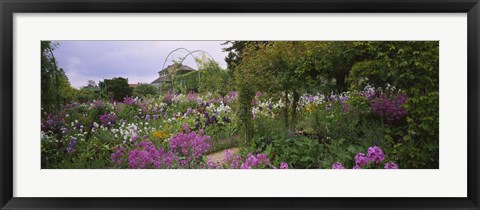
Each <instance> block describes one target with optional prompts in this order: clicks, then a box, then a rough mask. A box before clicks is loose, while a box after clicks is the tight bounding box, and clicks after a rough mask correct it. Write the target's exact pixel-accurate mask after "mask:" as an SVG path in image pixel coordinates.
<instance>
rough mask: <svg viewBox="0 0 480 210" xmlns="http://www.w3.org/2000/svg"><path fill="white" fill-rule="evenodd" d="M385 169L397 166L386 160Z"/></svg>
mask: <svg viewBox="0 0 480 210" xmlns="http://www.w3.org/2000/svg"><path fill="white" fill-rule="evenodd" d="M385 169H398V166H397V164H395V163H394V162H388V163H385Z"/></svg>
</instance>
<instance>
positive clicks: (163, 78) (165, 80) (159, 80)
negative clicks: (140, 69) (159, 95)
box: [150, 77, 170, 84]
mask: <svg viewBox="0 0 480 210" xmlns="http://www.w3.org/2000/svg"><path fill="white" fill-rule="evenodd" d="M161 82H170V80H169V79H168V78H166V77H159V78H157V79H156V80H153V82H152V83H150V84H154V83H161Z"/></svg>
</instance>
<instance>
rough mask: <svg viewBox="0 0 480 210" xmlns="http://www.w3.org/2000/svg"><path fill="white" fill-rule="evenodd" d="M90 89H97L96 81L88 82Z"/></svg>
mask: <svg viewBox="0 0 480 210" xmlns="http://www.w3.org/2000/svg"><path fill="white" fill-rule="evenodd" d="M87 86H90V87H97V83H96V82H95V81H94V80H88V85H87Z"/></svg>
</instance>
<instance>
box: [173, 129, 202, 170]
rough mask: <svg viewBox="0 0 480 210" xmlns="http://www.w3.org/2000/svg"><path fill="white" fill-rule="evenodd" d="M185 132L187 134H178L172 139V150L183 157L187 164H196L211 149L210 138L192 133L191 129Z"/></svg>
mask: <svg viewBox="0 0 480 210" xmlns="http://www.w3.org/2000/svg"><path fill="white" fill-rule="evenodd" d="M185 130H186V132H185V133H183V132H180V133H177V134H175V135H174V136H173V137H172V138H171V139H170V141H169V144H170V150H171V151H172V153H173V154H174V155H176V156H178V157H183V158H184V159H185V160H186V161H187V162H185V164H188V163H195V162H196V161H199V160H200V159H201V157H202V156H203V155H204V154H205V153H206V152H207V151H208V149H209V148H210V145H209V144H208V143H207V142H208V141H209V140H210V136H206V135H203V134H202V133H201V132H200V133H199V134H197V133H196V132H190V130H189V129H185Z"/></svg>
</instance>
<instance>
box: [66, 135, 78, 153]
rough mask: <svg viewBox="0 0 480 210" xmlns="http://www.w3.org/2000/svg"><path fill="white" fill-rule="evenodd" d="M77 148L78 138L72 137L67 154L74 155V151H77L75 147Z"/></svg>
mask: <svg viewBox="0 0 480 210" xmlns="http://www.w3.org/2000/svg"><path fill="white" fill-rule="evenodd" d="M76 146H77V138H75V137H72V138H71V139H70V143H69V144H68V147H67V149H66V150H67V153H68V154H72V153H73V152H74V151H75V147H76Z"/></svg>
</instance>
